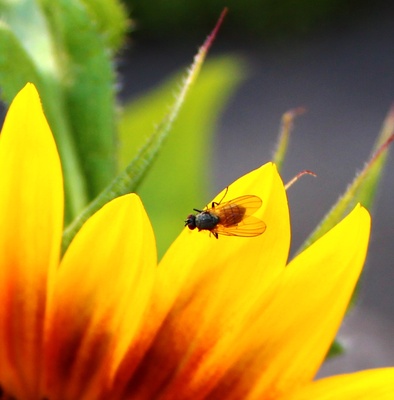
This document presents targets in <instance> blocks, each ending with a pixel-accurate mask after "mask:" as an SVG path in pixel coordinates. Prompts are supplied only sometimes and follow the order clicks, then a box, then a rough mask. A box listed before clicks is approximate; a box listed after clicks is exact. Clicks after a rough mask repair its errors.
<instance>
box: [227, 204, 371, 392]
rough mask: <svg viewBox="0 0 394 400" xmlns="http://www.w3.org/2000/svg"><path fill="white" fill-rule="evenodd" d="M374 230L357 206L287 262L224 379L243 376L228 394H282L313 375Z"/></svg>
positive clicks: (327, 345)
mask: <svg viewBox="0 0 394 400" xmlns="http://www.w3.org/2000/svg"><path fill="white" fill-rule="evenodd" d="M369 231H370V216H369V214H368V212H367V211H366V210H365V209H364V208H362V207H360V206H357V207H356V208H355V209H354V210H353V211H352V212H351V213H350V214H349V215H348V216H347V217H346V218H345V219H344V220H343V221H342V222H341V223H339V224H338V225H337V226H336V227H334V228H333V229H332V230H331V231H330V232H328V233H327V234H326V235H325V236H323V237H322V238H321V239H320V240H318V241H317V242H315V243H314V244H313V245H312V246H311V247H309V248H308V249H307V250H306V251H304V252H303V253H302V254H300V255H299V256H297V257H296V258H295V259H294V260H293V261H292V262H291V263H290V264H289V265H288V266H287V267H286V269H285V271H284V273H283V275H282V276H281V277H280V279H279V282H280V284H279V285H278V286H277V287H276V288H275V290H274V293H275V295H274V296H273V297H272V300H271V301H270V303H269V305H268V306H267V307H264V308H263V309H261V310H259V309H256V313H255V315H254V318H252V319H251V321H250V328H249V329H247V330H246V332H245V334H244V336H243V338H242V340H241V341H240V343H239V346H238V348H237V351H239V352H240V358H239V360H238V361H237V363H236V366H235V368H234V369H233V371H230V372H229V373H228V376H227V378H226V379H225V380H224V381H223V385H224V386H225V385H226V384H227V385H228V384H229V382H230V381H231V379H233V377H234V376H238V377H240V378H239V379H238V382H237V385H236V389H235V388H233V391H232V392H231V394H229V395H228V396H227V397H226V398H227V399H232V398H239V395H240V393H241V394H242V397H243V398H245V399H249V398H250V399H255V398H260V397H263V398H276V397H278V396H279V395H281V394H283V393H287V392H288V391H289V390H293V389H294V388H296V387H297V386H298V385H302V384H305V383H306V382H309V381H310V380H312V378H313V377H314V375H315V373H316V371H317V370H318V368H319V366H320V365H321V363H322V361H323V359H324V357H325V355H326V353H327V351H328V348H329V346H330V344H331V343H332V341H333V339H334V337H335V334H336V332H337V329H338V327H339V325H340V323H341V321H342V318H343V316H344V313H345V311H346V309H347V305H348V303H349V300H350V298H351V295H352V293H353V290H354V287H355V285H356V282H357V280H358V278H359V275H360V272H361V269H362V266H363V264H364V260H365V256H366V251H367V246H368V238H369ZM246 393H248V395H246ZM237 396H238V397H237ZM264 396H267V397H264Z"/></svg>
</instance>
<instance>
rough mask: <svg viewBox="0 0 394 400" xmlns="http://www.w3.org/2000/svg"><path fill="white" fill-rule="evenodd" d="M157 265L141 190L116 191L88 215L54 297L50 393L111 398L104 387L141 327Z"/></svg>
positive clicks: (48, 369)
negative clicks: (137, 192) (119, 194)
mask: <svg viewBox="0 0 394 400" xmlns="http://www.w3.org/2000/svg"><path fill="white" fill-rule="evenodd" d="M155 271H156V247H155V241H154V236H153V231H152V228H151V225H150V223H149V220H148V217H147V215H146V212H145V210H144V208H143V206H142V204H141V201H140V199H139V198H138V196H136V195H133V194H132V195H126V196H122V197H120V198H117V199H115V200H113V201H112V202H110V203H108V204H107V205H105V206H104V207H103V208H102V209H101V210H99V211H98V212H97V213H96V214H95V215H94V216H93V217H91V218H90V219H89V220H88V221H87V223H86V224H85V225H84V226H83V227H82V229H81V230H80V232H79V233H78V234H77V236H76V237H75V239H74V240H73V242H72V243H71V245H70V247H69V249H68V250H67V252H66V254H65V256H64V258H63V260H62V263H61V266H60V270H59V273H58V275H57V277H56V283H55V290H54V295H53V298H51V300H50V305H49V320H48V327H49V328H48V332H47V336H46V345H47V347H46V354H45V358H46V366H45V368H46V371H45V373H46V377H45V383H44V385H45V389H44V391H43V393H42V395H43V396H44V397H48V398H53V399H56V398H69V399H79V400H82V399H101V398H109V397H106V396H105V393H106V390H109V388H110V387H111V385H112V381H113V378H114V374H115V372H116V369H117V368H118V366H119V364H120V362H121V360H122V358H123V357H124V355H125V353H126V351H127V349H128V347H129V346H130V343H131V342H132V341H133V340H135V337H136V336H138V334H139V328H140V326H141V324H142V321H143V319H144V316H145V312H146V309H147V307H148V305H149V300H150V298H151V291H152V287H153V283H154V277H155ZM111 398H112V399H113V398H114V397H111Z"/></svg>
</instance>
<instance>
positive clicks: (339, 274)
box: [0, 84, 394, 400]
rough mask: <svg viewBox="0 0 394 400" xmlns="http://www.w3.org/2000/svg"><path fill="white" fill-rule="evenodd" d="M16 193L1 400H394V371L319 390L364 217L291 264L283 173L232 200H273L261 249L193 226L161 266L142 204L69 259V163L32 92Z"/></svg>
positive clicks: (82, 238) (2, 256) (13, 143)
mask: <svg viewBox="0 0 394 400" xmlns="http://www.w3.org/2000/svg"><path fill="white" fill-rule="evenodd" d="M0 182H1V185H0V188H1V189H0V190H1V195H0V226H1V227H2V229H1V230H0V349H1V350H0V385H1V389H0V398H3V399H17V400H43V399H47V400H63V399H64V400H68V399H70V400H76V399H78V400H85V399H86V400H93V399H94V400H99V399H111V400H116V399H147V400H150V399H160V400H164V399H168V400H169V399H174V400H177V399H182V400H187V399H193V400H194V399H226V400H231V399H264V400H271V399H292V400H301V399H314V400H317V399H372V398H373V399H392V398H394V368H386V369H378V370H372V371H364V372H358V373H354V374H348V375H341V376H335V377H331V378H326V379H322V380H317V381H313V378H314V376H315V374H316V372H317V370H318V369H319V367H320V365H321V363H322V362H323V361H324V358H325V356H326V354H327V351H328V349H329V347H330V345H331V343H332V341H333V339H334V337H335V334H336V332H337V329H338V327H339V325H340V323H341V320H342V318H343V316H344V313H345V312H346V308H347V305H348V303H349V300H350V297H351V295H352V293H353V290H354V287H355V284H356V282H357V280H358V278H359V275H360V272H361V269H362V266H363V264H364V261H365V257H366V252H367V247H368V240H369V232H370V217H369V214H368V212H367V211H366V210H365V209H364V208H363V207H362V206H360V205H358V206H356V207H355V209H354V210H353V211H352V212H351V213H350V214H349V215H348V216H347V217H346V218H345V219H344V220H343V221H341V222H340V223H339V224H338V225H337V226H336V227H334V228H333V229H332V230H331V231H329V232H328V233H327V234H326V235H324V236H323V237H322V238H320V239H319V240H318V241H316V242H315V243H314V244H313V245H311V246H310V247H308V248H307V249H306V250H305V251H303V252H302V253H301V254H299V255H298V256H296V257H295V258H294V259H292V260H291V261H290V262H288V253H289V247H290V219H289V210H288V204H287V198H286V191H285V189H284V185H283V182H282V180H281V178H280V176H279V174H278V172H277V169H276V167H275V165H273V164H272V163H269V164H266V165H263V166H262V167H260V168H258V169H256V170H254V171H252V172H250V173H249V174H247V175H245V176H243V177H241V178H240V179H238V180H237V181H236V182H234V183H233V184H232V185H230V186H229V188H228V193H227V194H226V196H227V198H235V197H237V196H241V195H245V194H254V195H256V196H258V197H260V198H261V199H262V200H263V206H262V207H261V208H260V209H259V210H258V211H257V212H256V214H255V216H256V217H258V218H260V219H262V220H263V221H264V222H265V224H266V226H267V229H266V231H265V232H264V234H262V235H260V236H258V237H254V238H237V237H220V239H219V240H216V239H214V238H212V237H209V234H207V233H206V232H196V231H190V230H188V229H187V228H185V229H184V231H183V232H182V233H181V234H180V235H179V237H178V238H177V240H176V241H175V242H174V243H173V244H172V246H171V247H170V248H169V250H168V251H167V253H166V254H165V256H164V258H163V259H162V261H161V262H160V263H159V264H157V257H156V246H155V238H154V234H153V231H152V227H151V225H150V222H149V218H148V216H147V214H146V212H145V210H144V207H143V205H142V203H141V201H140V199H139V197H138V196H137V195H136V194H129V195H125V196H121V197H119V198H117V199H115V200H113V201H111V202H109V203H108V204H106V205H105V206H104V207H103V208H102V209H100V210H99V211H98V212H97V213H96V214H94V215H93V216H92V217H91V218H90V219H89V220H88V221H87V222H86V223H85V224H84V226H83V227H82V229H81V230H80V231H79V232H78V234H77V235H76V236H75V238H74V240H73V241H72V243H71V244H70V246H69V248H68V249H67V251H66V253H65V254H64V256H63V257H61V256H60V245H61V239H62V230H63V206H64V204H63V201H64V200H63V182H62V172H61V165H60V161H59V156H58V152H57V149H56V145H55V142H54V139H53V137H52V133H51V130H50V128H49V126H48V124H47V122H46V119H45V116H44V114H43V111H42V108H41V104H40V100H39V96H38V93H37V91H36V89H35V87H34V86H33V85H32V84H28V85H26V86H25V88H24V89H22V90H21V91H20V92H19V94H18V95H17V96H16V98H15V99H14V101H13V103H12V104H11V106H10V109H9V111H8V113H7V116H6V120H5V122H4V127H3V130H2V135H1V139H0ZM222 196H223V194H219V195H218V197H217V198H216V199H214V201H215V200H216V201H219V199H220V198H221V197H222Z"/></svg>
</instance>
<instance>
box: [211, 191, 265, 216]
mask: <svg viewBox="0 0 394 400" xmlns="http://www.w3.org/2000/svg"><path fill="white" fill-rule="evenodd" d="M233 204H236V205H237V206H240V207H243V208H245V210H246V211H245V215H252V214H254V213H255V212H256V211H257V210H258V209H259V208H260V207H261V205H262V204H263V200H261V199H260V197H257V196H254V195H252V194H247V195H245V196H240V197H236V198H235V199H232V200H229V201H225V202H224V203H220V204H218V205H216V206H215V212H217V213H220V210H221V209H223V208H226V207H229V206H231V205H233Z"/></svg>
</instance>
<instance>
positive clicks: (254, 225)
mask: <svg viewBox="0 0 394 400" xmlns="http://www.w3.org/2000/svg"><path fill="white" fill-rule="evenodd" d="M266 228H267V225H266V224H265V222H263V221H262V220H261V219H258V218H256V217H254V216H253V215H250V216H247V217H245V218H244V219H243V220H242V221H241V222H240V223H239V224H237V225H232V226H223V225H221V224H218V225H217V226H216V227H215V229H214V232H215V233H218V234H219V235H225V236H241V237H254V236H259V235H261V234H262V233H264V231H265V230H266Z"/></svg>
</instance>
